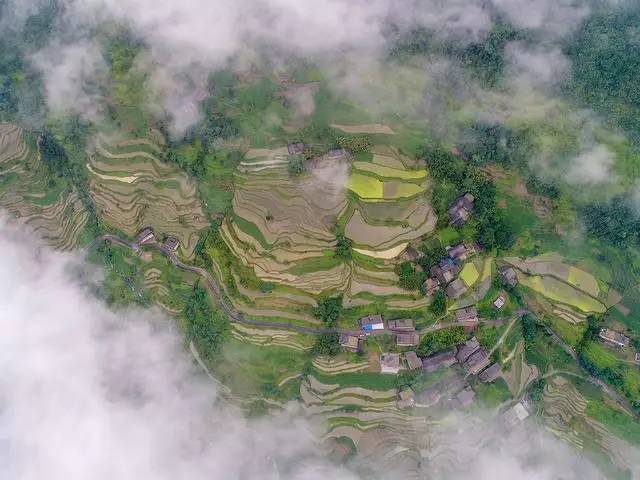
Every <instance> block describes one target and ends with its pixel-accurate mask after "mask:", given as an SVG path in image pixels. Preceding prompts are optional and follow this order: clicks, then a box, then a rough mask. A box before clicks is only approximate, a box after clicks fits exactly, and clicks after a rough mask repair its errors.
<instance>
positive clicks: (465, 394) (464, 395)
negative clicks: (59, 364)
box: [455, 386, 476, 407]
mask: <svg viewBox="0 0 640 480" xmlns="http://www.w3.org/2000/svg"><path fill="white" fill-rule="evenodd" d="M475 398H476V393H475V392H474V391H473V389H472V388H471V387H469V386H468V387H467V388H465V389H464V390H462V391H461V392H460V393H458V394H457V395H456V397H455V399H456V401H457V403H458V405H460V406H461V407H467V406H469V405H471V404H472V403H473V401H474V400H475Z"/></svg>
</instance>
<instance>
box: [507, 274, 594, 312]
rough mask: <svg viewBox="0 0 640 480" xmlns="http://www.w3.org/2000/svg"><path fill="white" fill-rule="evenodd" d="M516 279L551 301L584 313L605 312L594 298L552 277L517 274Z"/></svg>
mask: <svg viewBox="0 0 640 480" xmlns="http://www.w3.org/2000/svg"><path fill="white" fill-rule="evenodd" d="M518 278H519V280H520V283H521V284H522V285H525V286H527V287H529V288H531V289H532V290H534V291H536V292H538V293H540V294H541V295H543V296H544V297H546V298H548V299H549V300H551V301H555V302H559V303H562V304H565V305H570V306H572V307H576V308H577V309H579V310H581V311H583V312H585V313H588V312H596V313H603V312H604V311H605V310H606V307H605V306H604V305H603V304H602V303H600V302H599V301H597V300H596V299H595V298H593V297H590V296H589V295H587V294H585V293H582V292H581V291H580V290H577V289H575V288H573V287H571V286H570V285H568V284H566V283H564V282H561V281H559V280H557V279H556V278H554V277H549V276H546V277H541V276H537V275H536V276H528V275H524V274H521V273H519V274H518Z"/></svg>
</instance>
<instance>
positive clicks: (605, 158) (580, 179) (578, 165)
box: [566, 144, 615, 185]
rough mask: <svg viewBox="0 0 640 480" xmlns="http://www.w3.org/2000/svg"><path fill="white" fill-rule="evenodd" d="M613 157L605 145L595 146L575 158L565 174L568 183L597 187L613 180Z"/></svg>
mask: <svg viewBox="0 0 640 480" xmlns="http://www.w3.org/2000/svg"><path fill="white" fill-rule="evenodd" d="M614 162H615V156H614V154H613V152H612V151H611V150H609V148H607V147H606V146H605V145H600V144H596V145H594V146H592V147H590V148H588V149H585V150H583V151H582V152H581V153H580V154H579V155H578V156H576V157H575V158H574V159H573V160H572V162H571V164H570V166H569V171H568V172H567V175H566V178H567V181H568V182H569V183H576V184H584V185H597V184H602V183H606V182H611V181H613V180H614V179H615V176H614V174H613V171H612V168H613V164H614Z"/></svg>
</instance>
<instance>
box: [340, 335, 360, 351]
mask: <svg viewBox="0 0 640 480" xmlns="http://www.w3.org/2000/svg"><path fill="white" fill-rule="evenodd" d="M340 346H341V347H342V348H344V349H346V350H349V351H350V352H358V351H360V348H361V347H362V340H361V339H360V337H357V336H356V335H349V334H348V333H342V334H341V335H340Z"/></svg>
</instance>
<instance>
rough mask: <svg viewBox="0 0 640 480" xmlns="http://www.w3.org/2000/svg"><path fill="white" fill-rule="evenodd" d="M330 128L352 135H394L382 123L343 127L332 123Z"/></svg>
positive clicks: (389, 128) (390, 129)
mask: <svg viewBox="0 0 640 480" xmlns="http://www.w3.org/2000/svg"><path fill="white" fill-rule="evenodd" d="M331 128H335V129H337V130H341V131H343V132H344V133H352V134H362V133H364V134H378V133H380V134H386V135H395V133H396V132H394V131H393V129H392V128H391V127H390V126H389V125H384V124H382V123H362V124H354V125H343V124H337V123H333V124H331Z"/></svg>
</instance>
